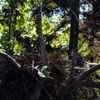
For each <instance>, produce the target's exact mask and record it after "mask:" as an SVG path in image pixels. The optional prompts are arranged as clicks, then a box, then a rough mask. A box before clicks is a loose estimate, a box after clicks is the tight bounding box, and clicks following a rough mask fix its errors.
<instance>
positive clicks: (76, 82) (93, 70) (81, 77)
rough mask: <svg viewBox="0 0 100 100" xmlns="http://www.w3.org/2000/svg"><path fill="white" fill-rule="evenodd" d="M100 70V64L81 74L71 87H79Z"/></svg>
mask: <svg viewBox="0 0 100 100" xmlns="http://www.w3.org/2000/svg"><path fill="white" fill-rule="evenodd" d="M98 69H100V63H98V64H96V65H95V66H93V67H91V68H90V69H89V70H87V71H85V72H83V73H81V74H80V75H79V76H77V77H75V81H74V82H73V83H72V85H71V86H75V85H79V83H80V82H81V81H82V80H84V79H85V78H86V77H88V76H89V75H90V74H91V73H93V72H95V71H97V70H98Z"/></svg>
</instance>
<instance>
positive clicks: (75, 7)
mask: <svg viewBox="0 0 100 100" xmlns="http://www.w3.org/2000/svg"><path fill="white" fill-rule="evenodd" d="M70 5H71V6H70V9H71V33H70V43H69V52H72V51H73V50H74V51H77V49H78V34H79V0H73V1H72V3H71V4H70Z"/></svg>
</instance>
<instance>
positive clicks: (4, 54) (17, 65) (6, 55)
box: [0, 52, 21, 68]
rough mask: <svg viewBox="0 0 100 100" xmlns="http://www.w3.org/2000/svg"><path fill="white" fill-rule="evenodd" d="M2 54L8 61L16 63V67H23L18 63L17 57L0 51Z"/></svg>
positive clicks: (0, 54)
mask: <svg viewBox="0 0 100 100" xmlns="http://www.w3.org/2000/svg"><path fill="white" fill-rule="evenodd" d="M0 56H1V57H4V58H5V59H6V60H7V61H9V62H11V63H12V64H13V65H14V67H16V68H20V67H21V65H20V64H19V63H17V62H16V61H15V59H14V58H12V57H11V56H10V55H8V54H6V53H4V52H0Z"/></svg>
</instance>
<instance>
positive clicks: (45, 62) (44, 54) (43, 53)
mask: <svg viewBox="0 0 100 100" xmlns="http://www.w3.org/2000/svg"><path fill="white" fill-rule="evenodd" d="M37 21H38V28H37V29H38V30H37V32H38V35H39V42H40V52H41V56H42V60H43V65H44V66H45V65H48V61H47V56H46V47H45V43H44V39H43V31H42V6H40V7H39V14H38V20H37Z"/></svg>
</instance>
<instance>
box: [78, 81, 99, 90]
mask: <svg viewBox="0 0 100 100" xmlns="http://www.w3.org/2000/svg"><path fill="white" fill-rule="evenodd" d="M80 85H81V86H86V87H91V88H93V87H94V88H100V82H99V81H96V80H91V79H86V80H84V81H82V82H81V83H80Z"/></svg>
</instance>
